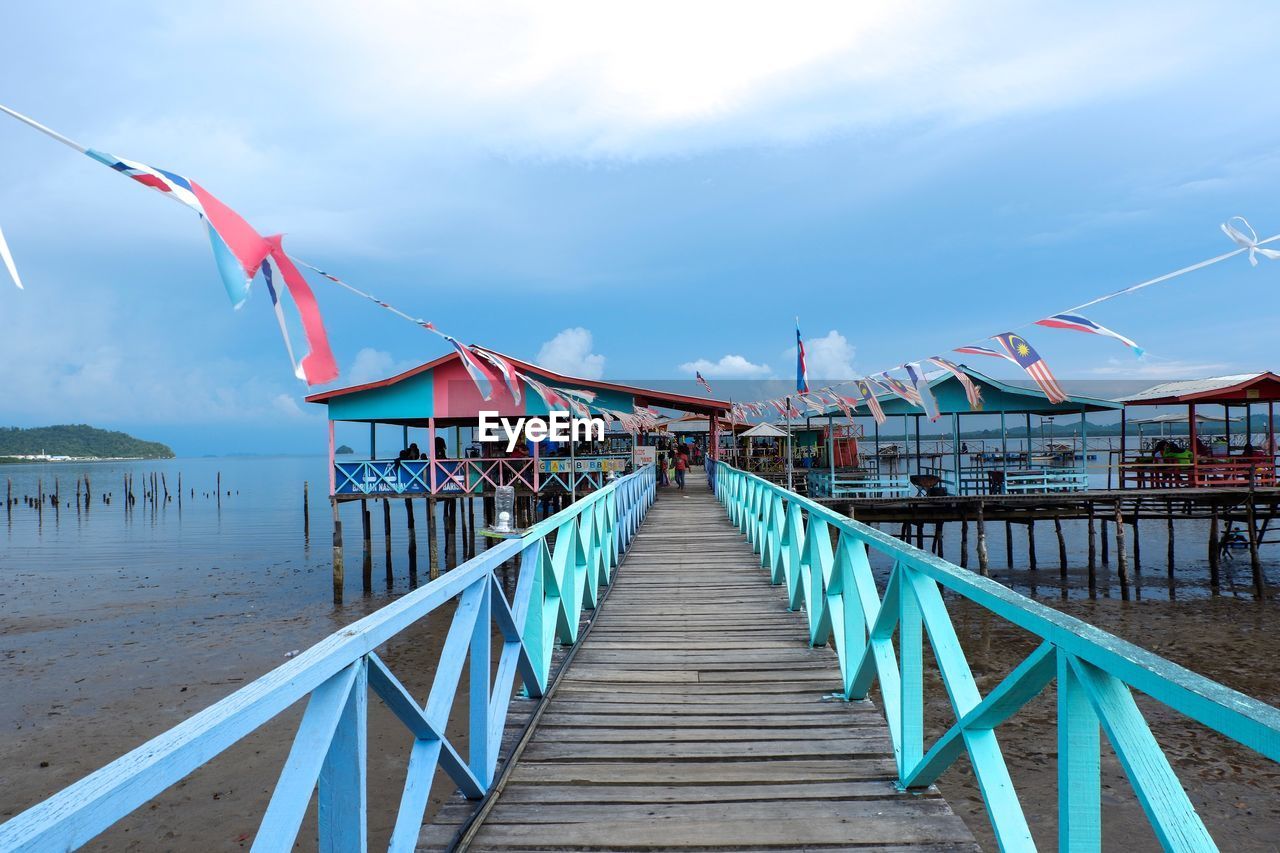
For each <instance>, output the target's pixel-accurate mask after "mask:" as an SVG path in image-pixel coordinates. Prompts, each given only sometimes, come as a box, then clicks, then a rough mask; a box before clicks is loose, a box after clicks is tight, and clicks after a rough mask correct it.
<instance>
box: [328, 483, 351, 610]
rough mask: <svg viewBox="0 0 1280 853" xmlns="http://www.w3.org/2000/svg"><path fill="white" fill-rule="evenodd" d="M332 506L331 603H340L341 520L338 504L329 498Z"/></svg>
mask: <svg viewBox="0 0 1280 853" xmlns="http://www.w3.org/2000/svg"><path fill="white" fill-rule="evenodd" d="M330 503H331V504H332V505H333V602H334V604H341V603H342V588H343V586H344V585H345V584H346V580H347V575H346V568H345V567H344V566H343V564H342V519H341V517H339V515H338V502H337V500H335V499H333V498H330Z"/></svg>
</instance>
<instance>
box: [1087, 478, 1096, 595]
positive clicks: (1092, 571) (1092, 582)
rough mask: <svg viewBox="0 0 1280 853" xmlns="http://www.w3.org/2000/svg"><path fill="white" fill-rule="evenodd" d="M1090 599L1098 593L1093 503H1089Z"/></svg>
mask: <svg viewBox="0 0 1280 853" xmlns="http://www.w3.org/2000/svg"><path fill="white" fill-rule="evenodd" d="M1088 523H1089V597H1090V598H1092V597H1093V596H1094V595H1096V594H1097V592H1098V559H1097V553H1098V548H1097V544H1096V542H1097V531H1096V530H1095V529H1094V527H1095V525H1094V523H1093V501H1089V522H1088Z"/></svg>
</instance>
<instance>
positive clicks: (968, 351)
mask: <svg viewBox="0 0 1280 853" xmlns="http://www.w3.org/2000/svg"><path fill="white" fill-rule="evenodd" d="M952 352H962V353H964V354H965V355H989V356H991V357H992V358H1003V359H1004V360H1005V361H1012V362H1014V363H1015V364H1016V363H1017V360H1016V359H1013V358H1010V357H1009V356H1007V355H1005V354H1004V353H1002V352H1000V350H995V349H989V348H988V347H956V348H955V349H953V350H952Z"/></svg>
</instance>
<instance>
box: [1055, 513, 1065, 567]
mask: <svg viewBox="0 0 1280 853" xmlns="http://www.w3.org/2000/svg"><path fill="white" fill-rule="evenodd" d="M1053 532H1054V535H1056V536H1057V537H1058V577H1060V578H1062V580H1063V582H1065V581H1066V580H1067V540H1066V539H1065V538H1064V537H1063V535H1062V518H1061V517H1060V516H1059V515H1058V514H1057V513H1054V515H1053Z"/></svg>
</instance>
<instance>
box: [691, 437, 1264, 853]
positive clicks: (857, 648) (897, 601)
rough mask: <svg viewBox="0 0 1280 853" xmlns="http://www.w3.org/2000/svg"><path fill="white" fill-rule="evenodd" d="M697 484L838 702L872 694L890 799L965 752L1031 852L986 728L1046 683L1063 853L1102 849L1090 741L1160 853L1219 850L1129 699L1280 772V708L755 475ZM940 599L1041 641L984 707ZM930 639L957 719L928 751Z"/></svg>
mask: <svg viewBox="0 0 1280 853" xmlns="http://www.w3.org/2000/svg"><path fill="white" fill-rule="evenodd" d="M707 477H708V481H709V482H710V484H711V486H712V488H713V489H714V490H715V492H716V496H717V498H718V499H719V500H720V502H721V503H723V504H724V506H725V509H726V511H727V512H728V515H729V519H730V521H732V522H733V523H734V524H735V525H737V527H738V528H739V529H740V530H741V531H742V532H743V533H744V534H745V535H746V537H747V539H748V540H749V541H750V542H751V544H752V546H753V548H754V549H755V550H756V551H758V552H759V554H760V562H761V565H762V566H764V567H765V568H766V569H767V570H768V571H769V572H770V577H771V579H772V580H773V582H774V583H777V584H784V585H785V586H786V592H787V600H788V603H789V607H790V609H792V610H797V609H801V608H803V609H804V610H805V613H806V616H807V618H808V625H809V641H810V643H812V644H813V645H815V646H819V645H826V644H827V643H831V644H832V645H834V647H835V650H836V653H837V656H838V657H839V661H840V672H841V676H842V679H843V688H844V695H845V697H846V698H848V699H864V698H866V696H867V693H868V691H869V690H870V689H871V686H872V684H873V683H875V682H879V685H880V694H881V697H882V703H883V705H884V712H885V716H886V718H887V720H888V724H889V732H890V735H891V737H892V740H893V749H894V754H895V756H896V759H897V768H898V782H899V784H900V785H901V786H902V787H904V788H908V789H910V788H923V787H927V786H928V785H930V784H932V783H933V782H934V781H936V780H937V779H938V777H939V776H940V775H941V774H942V773H943V771H945V770H946V769H947V768H948V767H949V766H950V765H951V764H952V762H954V761H955V760H956V759H957V758H958V757H959V756H960V755H961V753H962V752H964V751H967V752H968V754H969V759H970V762H971V764H972V767H973V772H974V776H975V777H976V778H977V782H978V785H979V787H980V789H981V791H982V796H983V799H984V802H985V804H986V811H987V816H988V818H989V819H990V821H991V826H992V829H993V830H994V833H995V837H996V839H997V841H998V842H999V844H1000V846H1001V848H1002V849H1004V850H1032V849H1035V845H1034V842H1033V840H1032V837H1031V831H1030V829H1029V827H1028V824H1027V819H1026V816H1025V814H1024V813H1023V810H1022V806H1021V805H1020V803H1019V801H1018V796H1017V793H1016V792H1015V790H1014V786H1013V782H1012V780H1011V779H1010V776H1009V771H1008V768H1007V767H1006V766H1005V761H1004V757H1003V755H1002V754H1001V751H1000V744H999V742H998V740H997V738H996V728H997V727H998V726H999V725H1000V724H1001V723H1003V722H1004V721H1006V720H1008V719H1009V718H1010V717H1012V716H1013V715H1014V714H1015V713H1017V712H1018V710H1019V709H1020V708H1022V707H1023V706H1024V705H1025V704H1026V703H1027V702H1028V701H1030V700H1031V699H1033V698H1034V697H1035V696H1037V695H1038V694H1039V693H1040V691H1041V690H1043V689H1044V688H1045V686H1046V685H1048V684H1049V683H1050V682H1051V681H1054V680H1055V679H1056V680H1057V693H1058V756H1059V762H1058V826H1059V842H1060V848H1061V849H1063V850H1073V851H1075V850H1097V849H1098V848H1099V847H1100V846H1101V840H1102V839H1101V799H1102V798H1101V776H1100V762H1099V750H1100V746H1101V739H1100V730H1101V731H1102V732H1105V733H1106V736H1107V739H1108V740H1109V741H1110V743H1111V746H1112V749H1113V750H1114V752H1115V754H1116V756H1117V758H1118V759H1119V761H1120V764H1121V765H1122V767H1123V768H1124V771H1125V773H1126V774H1127V775H1128V778H1129V781H1130V783H1131V784H1132V786H1133V789H1134V791H1135V793H1136V795H1137V798H1138V801H1139V802H1140V803H1141V805H1142V808H1143V809H1144V810H1145V812H1146V815H1147V818H1148V820H1149V821H1150V823H1151V826H1152V828H1153V829H1154V830H1155V834H1156V837H1157V839H1158V840H1159V841H1160V844H1161V845H1162V846H1163V847H1164V848H1165V849H1166V850H1187V851H1192V850H1195V851H1200V850H1215V849H1217V847H1216V846H1215V844H1214V842H1213V839H1212V838H1211V837H1210V835H1209V833H1208V831H1207V830H1206V829H1205V826H1204V823H1203V821H1201V819H1200V816H1199V815H1198V814H1197V813H1196V810H1195V808H1194V807H1193V806H1192V804H1191V801H1190V800H1189V799H1188V798H1187V795H1186V792H1185V791H1184V790H1183V788H1182V785H1181V783H1180V782H1179V781H1178V778H1177V776H1176V775H1175V774H1174V772H1173V769H1172V767H1170V765H1169V761H1168V759H1167V758H1166V757H1165V754H1164V752H1163V750H1161V748H1160V746H1159V744H1158V743H1157V742H1156V739H1155V737H1154V736H1153V735H1152V733H1151V730H1150V728H1149V727H1148V726H1147V722H1146V720H1145V719H1144V717H1143V715H1142V712H1141V710H1140V709H1139V708H1138V705H1137V704H1136V703H1135V701H1134V697H1133V693H1132V691H1133V690H1138V691H1140V692H1142V693H1145V694H1146V695H1148V696H1150V697H1151V698H1153V699H1155V700H1156V701H1158V702H1161V703H1163V704H1164V705H1166V706H1168V707H1170V708H1172V709H1174V710H1176V711H1178V712H1180V713H1182V714H1184V715H1186V716H1187V717H1190V718H1191V719H1193V720H1196V721H1197V722H1199V723H1202V724H1204V725H1205V726H1208V727H1209V728H1211V729H1213V730H1214V731H1217V732H1220V733H1221V734H1223V735H1225V736H1227V737H1228V738H1230V739H1232V740H1234V741H1236V742H1238V743H1240V744H1242V745H1244V746H1246V747H1248V748H1250V749H1253V750H1255V751H1257V752H1258V753H1260V754H1262V755H1264V756H1266V757H1267V758H1269V759H1270V760H1272V761H1280V709H1276V708H1273V707H1271V706H1270V705H1267V704H1265V703H1262V702H1259V701H1257V700H1256V699H1251V698H1250V697H1248V696H1245V695H1244V694H1242V693H1238V692H1236V691H1235V690H1231V689H1230V688H1227V687H1224V686H1223V685H1221V684H1217V683H1215V682H1213V681H1210V680H1209V679H1207V678H1204V677H1203V676H1200V675H1197V674H1195V673H1194V672H1191V671H1190V670H1187V669H1184V668H1183V667H1180V666H1178V665H1177V664H1174V663H1172V662H1170V661H1167V660H1165V659H1164V658H1161V657H1159V656H1158V655H1154V654H1152V653H1150V652H1148V651H1145V650H1143V649H1141V648H1138V647H1137V646H1135V645H1133V644H1132V643H1128V642H1125V641H1124V640H1121V639H1119V638H1118V637H1114V636H1112V635H1111V634H1108V633H1106V632H1105V631H1101V630H1099V629H1097V628H1094V627H1092V626H1091V625H1088V624H1086V623H1084V622H1082V621H1080V620H1079V619H1075V618H1072V617H1070V616H1067V615H1065V614H1062V613H1059V612H1058V611H1056V610H1053V609H1051V608H1049V607H1045V606H1043V605H1041V604H1038V603H1037V602H1035V601H1032V600H1031V599H1029V598H1026V597H1025V596H1022V595H1019V594H1017V593H1015V592H1013V591H1011V590H1009V589H1007V588H1006V587H1004V586H1001V585H1000V584H998V583H996V582H994V581H992V580H990V579H988V578H983V577H979V576H977V575H975V574H973V573H971V572H969V571H967V570H965V569H961V568H959V567H958V566H954V565H952V564H951V563H948V562H946V561H945V560H942V559H940V558H938V557H935V556H933V555H931V554H928V553H926V552H924V551H921V550H919V549H916V548H913V547H911V546H910V545H907V544H905V543H903V542H900V541H899V540H897V539H894V538H893V537H891V536H887V535H885V534H883V533H881V532H880V531H878V530H876V529H874V528H872V527H868V526H867V525H865V524H859V523H858V522H856V521H852V520H850V519H848V518H845V517H844V516H842V515H840V514H838V513H835V512H833V511H831V510H830V509H827V508H826V507H823V506H821V505H820V504H817V503H814V502H813V501H810V500H808V499H806V498H803V497H801V496H799V495H796V494H794V493H792V492H789V491H787V490H786V489H785V488H784V487H781V486H778V485H775V484H773V483H770V482H768V481H767V480H763V479H761V478H759V477H757V476H755V475H753V474H748V473H745V472H742V471H739V470H737V469H735V468H732V467H730V466H729V465H726V464H723V463H719V464H716V463H714V462H708V466H707ZM868 549H871V550H874V551H877V552H879V553H881V554H883V555H886V556H888V557H889V558H890V559H892V560H893V570H892V572H891V574H890V575H889V579H888V581H887V583H886V585H885V587H884V590H883V592H881V591H880V590H879V589H877V587H876V583H875V579H874V577H873V575H872V571H871V565H870V563H869V561H868ZM943 589H946V590H948V591H950V592H951V593H953V594H955V595H959V596H962V597H964V598H966V599H968V600H969V601H972V602H973V603H975V604H977V605H979V606H981V607H983V608H985V609H987V610H989V611H990V612H992V613H994V614H995V615H997V616H999V617H1001V618H1003V619H1005V620H1007V621H1008V622H1010V623H1012V624H1014V625H1016V626H1018V627H1019V628H1022V629H1024V630H1026V631H1028V632H1029V633H1031V634H1033V635H1035V636H1037V637H1039V638H1040V640H1041V642H1040V645H1039V646H1038V647H1037V648H1036V649H1035V651H1033V652H1032V653H1031V654H1030V655H1029V656H1028V657H1027V658H1026V659H1025V660H1024V661H1022V662H1021V663H1020V664H1019V665H1018V666H1017V667H1015V668H1014V669H1013V671H1012V672H1010V673H1009V674H1008V675H1007V676H1006V677H1005V679H1004V680H1003V681H1002V682H1001V683H1000V684H999V685H998V686H997V687H996V688H995V689H993V690H991V691H989V692H988V693H987V695H986V696H982V695H981V694H980V693H979V692H978V687H977V684H976V682H975V681H974V677H973V673H972V672H971V671H970V668H969V663H968V661H967V660H966V658H965V655H964V651H963V649H962V648H961V646H960V641H959V638H958V637H957V635H956V631H955V628H954V626H953V625H952V622H951V618H950V616H949V615H948V613H947V608H946V604H945V602H944V599H943V595H942V590H943ZM895 635H896V638H897V642H896V645H895V641H894V638H895ZM926 635H927V636H928V638H929V644H930V645H931V646H932V648H933V653H934V658H935V660H936V661H937V665H938V669H939V670H940V674H941V677H942V683H943V685H944V687H945V690H946V692H947V696H948V698H949V699H950V703H951V706H952V708H953V709H954V711H955V714H956V722H955V724H954V725H952V726H951V727H950V728H949V729H948V730H947V731H946V733H945V734H943V735H942V736H941V737H940V738H939V739H938V740H937V741H936V742H935V743H934V744H933V745H932V746H931V747H929V749H927V750H926V749H925V742H924V655H923V651H922V646H923V638H924V637H925V636H926Z"/></svg>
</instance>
